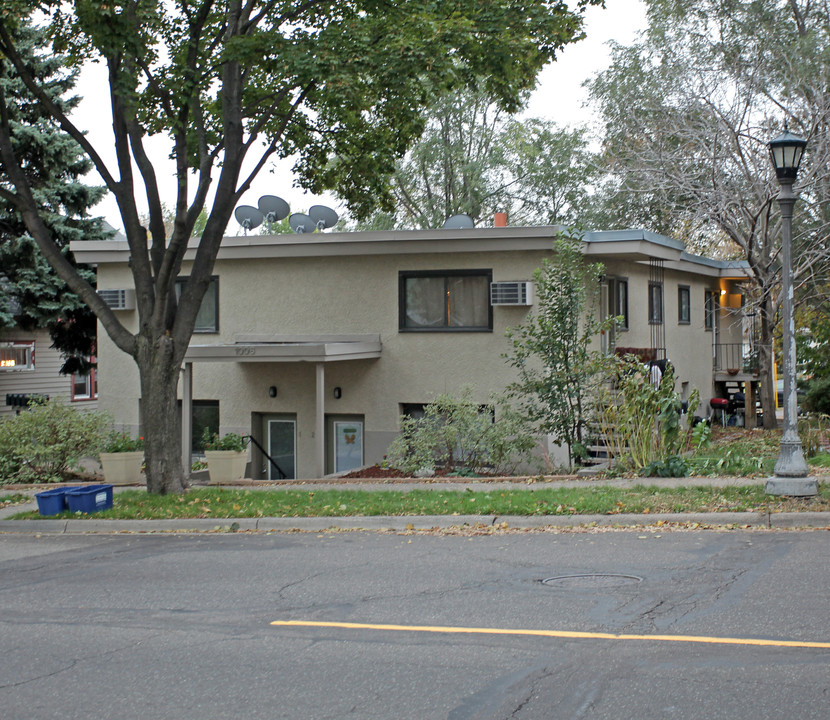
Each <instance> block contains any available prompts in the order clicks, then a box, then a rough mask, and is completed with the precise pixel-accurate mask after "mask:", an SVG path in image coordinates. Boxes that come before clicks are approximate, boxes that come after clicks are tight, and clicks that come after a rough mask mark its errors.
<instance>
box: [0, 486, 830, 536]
mask: <svg viewBox="0 0 830 720" xmlns="http://www.w3.org/2000/svg"><path fill="white" fill-rule="evenodd" d="M818 479H819V481H820V482H825V481H827V480H828V478H825V477H820V478H818ZM764 481H765V479H764V478H635V479H626V478H615V479H609V480H589V479H572V478H569V479H564V480H549V481H529V480H527V479H524V480H510V481H507V480H496V481H487V482H482V481H477V480H472V481H465V480H463V479H460V478H459V479H453V480H451V481H440V482H435V481H411V482H410V481H392V482H379V481H359V482H342V481H336V482H331V481H327V480H317V481H308V482H304V483H268V484H252V483H251V482H249V481H243V482H241V483H240V484H239V485H236V486H235V487H255V488H256V489H257V490H266V491H273V492H279V491H281V490H305V491H312V490H324V489H338V490H369V491H384V490H391V491H403V492H405V491H409V490H413V489H422V490H447V491H459V490H470V491H472V492H492V491H495V490H502V489H511V488H512V489H541V488H573V487H590V486H609V485H610V486H612V487H620V488H630V487H634V486H635V485H649V486H651V485H654V486H657V487H666V488H671V487H681V486H685V487H689V486H715V487H729V486H746V485H756V484H758V485H760V484H762V483H764ZM49 487H54V486H49ZM136 487H137V486H136ZM196 487H199V486H196ZM128 488H129V486H117V487H116V488H114V490H115V492H116V493H117V492H119V491H122V490H124V489H128ZM43 489H44V488H43V487H27V488H26V490H25V492H27V493H28V494H30V495H31V496H32V502H31V503H27V504H25V505H16V506H13V507H8V508H3V509H0V533H39V534H43V533H49V534H83V533H119V532H130V533H157V532H167V533H177V532H235V531H237V530H239V531H249V532H250V531H255V532H291V531H293V532H297V531H299V532H324V531H327V530H371V531H392V532H404V531H408V530H409V531H411V530H431V529H448V528H464V527H467V528H470V527H475V528H479V529H487V528H493V529H514V530H515V529H531V528H543V527H551V528H567V527H586V526H588V527H594V526H595V527H635V526H645V525H649V526H655V525H657V526H664V525H666V524H668V525H669V527H671V526H677V525H681V526H683V527H691V526H695V525H697V526H698V527H713V526H715V527H722V526H732V527H749V528H827V529H830V512H826V513H825V512H781V513H769V512H762V513H758V512H718V513H652V514H619V515H545V516H499V515H426V516H425V515H406V516H371V517H336V518H332V517H311V518H276V517H274V518H204V519H178V520H103V519H95V518H94V517H90V518H89V519H75V518H71V519H68V520H67V519H56V520H50V519H46V518H44V519H37V520H8V519H7V518H9V517H10V516H12V515H15V514H16V513H19V512H23V511H26V510H36V509H37V505H36V503H35V502H34V495H35V493H36V492H40V491H41V490H43ZM4 491H8V492H12V490H11V489H8V488H7V489H4ZM14 491H16V492H21V490H20V489H19V488H18V489H15V490H14ZM666 529H668V528H666Z"/></svg>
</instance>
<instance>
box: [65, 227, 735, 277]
mask: <svg viewBox="0 0 830 720" xmlns="http://www.w3.org/2000/svg"><path fill="white" fill-rule="evenodd" d="M565 230H566V228H564V227H562V226H560V225H542V226H532V227H517V226H510V227H485V228H470V229H462V230H443V229H442V230H393V231H383V232H325V233H307V234H305V233H304V234H293V233H290V234H280V235H237V236H230V237H225V238H224V239H223V240H222V245H221V247H220V248H219V254H218V256H217V260H220V261H221V260H234V259H267V258H299V257H350V256H351V257H354V256H363V255H440V254H444V253H464V252H513V251H527V250H532V251H541V252H545V251H551V250H552V248H553V243H554V240H555V239H556V237H557V236H558V235H559V234H560V233H561V232H563V231H565ZM582 239H583V243H584V245H583V248H584V252H585V254H586V255H591V256H594V257H596V258H597V259H601V258H603V257H609V258H611V257H616V258H623V259H629V260H633V261H635V262H644V261H648V260H651V259H658V260H663V261H666V262H670V263H672V266H673V267H677V266H678V265H679V266H682V265H684V264H687V263H690V264H692V265H694V266H696V267H695V268H694V269H695V271H696V272H700V271H701V270H703V268H705V270H703V274H710V275H718V276H732V275H735V274H736V273H737V275H738V276H746V274H747V273H748V267H749V266H748V264H747V263H746V262H745V261H724V260H714V259H711V258H704V257H701V256H699V255H693V254H691V253H688V252H686V250H685V246H684V245H683V243H681V242H680V241H679V240H675V239H674V238H669V237H665V236H664V235H659V234H657V233H653V232H649V231H647V230H602V231H596V232H587V233H584V234H583V235H582ZM198 242H199V241H198V238H193V239H191V240H190V242H189V243H188V249H187V251H186V253H185V256H184V259H185V261H192V260H193V259H194V258H195V256H196V248H197V247H198ZM70 247H71V250H72V252H73V253H74V254H75V259H76V260H77V261H78V262H80V263H87V264H90V265H103V264H110V263H126V262H127V261H128V260H129V257H130V250H129V246H128V245H127V243H126V242H125V241H123V240H102V241H77V242H73V243H71V246H70ZM687 269H691V268H687ZM723 271H727V272H726V274H724V272H723Z"/></svg>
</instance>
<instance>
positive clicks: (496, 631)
mask: <svg viewBox="0 0 830 720" xmlns="http://www.w3.org/2000/svg"><path fill="white" fill-rule="evenodd" d="M271 625H275V626H277V627H310V628H311V627H316V628H340V629H342V630H389V631H392V632H420V633H444V634H450V633H457V634H467V635H528V636H535V637H553V638H571V639H580V640H653V641H659V642H687V643H708V644H715V645H761V646H765V647H793V648H822V649H830V642H806V641H802V640H765V639H763V638H728V637H708V636H705V635H625V634H620V635H617V634H614V633H597V632H576V631H571V630H517V629H508V628H476V627H451V626H441V625H438V626H434V625H378V624H375V623H352V622H323V621H317V620H275V621H274V622H272V623H271Z"/></svg>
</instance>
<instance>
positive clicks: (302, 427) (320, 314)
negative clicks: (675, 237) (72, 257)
mask: <svg viewBox="0 0 830 720" xmlns="http://www.w3.org/2000/svg"><path fill="white" fill-rule="evenodd" d="M297 242H301V240H298V241H297ZM544 246H545V247H546V248H550V247H552V242H550V243H549V244H548V243H547V242H546V243H544ZM540 247H541V245H540ZM242 254H243V253H242V251H240V253H239V254H237V255H236V256H234V254H233V253H225V255H224V256H223V255H220V258H219V259H218V260H217V262H216V265H215V268H214V274H215V275H216V276H218V287H219V332H218V333H209V334H196V335H194V336H193V339H192V341H191V345H214V344H233V343H234V342H236V341H237V340H238V338H239V337H240V336H269V335H270V336H274V335H302V336H314V335H318V336H319V335H347V334H362V335H363V334H375V335H379V336H380V340H381V344H382V352H381V357H379V358H373V359H364V360H347V361H331V362H325V363H324V371H325V388H324V403H325V413H326V414H327V415H332V414H336V415H344V416H350V417H361V418H362V419H363V421H364V450H365V462H366V463H367V464H369V463H374V462H378V461H380V460H381V459H382V457H383V454H384V453H385V451H386V448H387V447H388V444H389V442H390V441H391V439H392V438H393V437H394V436H395V434H396V432H397V430H398V420H399V415H400V411H401V406H402V404H410V403H412V404H414V403H426V402H429V401H430V400H431V399H433V398H434V397H435V396H436V395H438V394H440V393H443V392H452V393H455V392H458V390H459V389H460V388H461V387H463V386H464V385H471V386H473V388H474V393H475V395H474V399H475V400H476V402H479V403H482V404H483V403H487V402H488V400H489V396H490V394H491V393H492V392H500V391H501V390H503V389H504V388H505V386H506V385H507V384H508V383H509V382H511V381H512V380H513V379H514V378H515V374H514V370H513V369H512V368H510V367H509V365H508V364H507V363H506V362H505V360H504V358H503V357H502V354H503V353H506V352H507V351H508V350H509V344H508V341H507V339H506V338H505V331H506V330H507V328H509V327H511V326H515V325H517V324H519V323H520V322H522V320H523V319H524V317H525V316H526V314H527V312H528V310H529V308H527V307H504V306H496V307H494V308H493V330H492V332H401V331H399V328H398V322H399V319H398V318H399V315H398V297H399V272H401V271H418V270H446V271H453V270H471V269H480V270H490V271H492V276H493V280H494V281H515V280H531V279H532V275H533V271H534V270H535V269H536V268H537V267H539V266H540V265H541V261H542V258H543V257H545V256H546V255H549V254H550V252H549V251H548V250H547V249H545V250H542V249H530V250H527V249H512V248H510V247H509V244H505V249H504V250H499V251H494V250H489V249H487V250H479V249H476V248H475V247H473V246H467V247H466V248H465V249H464V251H458V252H438V253H429V252H411V251H409V252H405V251H402V252H390V251H388V250H387V251H385V252H382V253H377V254H372V253H371V252H368V253H363V254H355V255H350V254H348V253H344V254H340V255H337V256H332V255H331V254H328V255H326V254H320V255H313V254H306V255H305V256H303V253H298V255H300V256H296V257H295V256H290V255H289V256H284V257H267V256H262V255H260V256H250V257H244V256H241V255H242ZM252 255H255V253H253V254H252ZM591 260H592V261H600V262H603V263H604V265H605V267H606V274H607V275H608V276H612V277H624V278H627V279H628V283H629V328H628V330H625V331H619V332H618V333H617V337H616V344H617V345H620V346H634V347H649V346H650V345H651V342H652V336H651V328H650V326H649V324H648V294H647V293H648V282H649V265H648V262H647V261H643V260H642V258H640V259H639V261H635V260H634V259H631V258H616V257H614V256H613V254H612V253H609V254H608V256H607V257H603V256H597V255H595V256H594V257H592V258H591ZM687 265H688V269H684V270H678V269H670V268H667V269H666V270H665V273H664V302H665V311H664V330H665V345H666V348H667V354H668V357H669V358H670V359H671V361H672V363H673V364H674V365H675V368H676V376H677V389H678V390H679V391H682V392H684V394H685V395H686V396H688V393H689V392H691V390H692V389H693V388H697V389H698V391H699V392H700V395H701V401H702V412H705V410H704V409H705V408H706V407H707V404H708V400H709V398H710V397H711V396H712V392H713V382H712V336H713V333H712V332H711V331H706V330H705V329H704V311H703V305H704V291H705V290H715V291H720V289H721V287H724V289H727V287H726V282H725V281H724V280H722V279H721V278H719V277H718V274H717V273H716V272H713V271H708V270H706V269H705V268H701V269H700V271H698V269H697V268H695V267H693V266H691V265H689V264H688V263H687ZM188 270H189V266H188V265H187V263H185V265H184V267H183V269H182V274H183V275H186V274H187V272H188ZM98 283H99V287H100V288H121V287H131V281H130V277H129V273H128V271H127V268H126V265H125V264H124V263H119V264H110V263H104V264H100V265H99V268H98ZM678 284H683V285H687V286H689V288H690V293H691V322H690V323H689V324H688V325H681V324H679V323H678V321H677V318H678V310H677V286H678ZM738 302H739V298H738ZM727 315H728V313H727V312H726V311H722V312H721V316H722V317H721V329H720V332H721V341H723V342H725V341H726V340H724V338H725V337H726V336H727V335H730V334H734V332H735V330H734V328H733V327H732V325H731V324H730V323H729V322H727V320H728V317H727ZM120 317H122V318H123V319H124V321H125V322H126V323H127V324H130V323H132V327H133V328H134V327H135V322H136V313H135V312H127V311H124V312H121V313H120ZM736 338H737V339H736V340H735V341H736V342H739V341H740V327H739V326H738V329H737V334H736ZM99 346H100V347H99V366H100V372H99V395H100V406H101V407H102V408H104V409H107V410H109V411H110V412H112V413H113V415H114V416H115V417H116V419H117V421H118V422H119V423H120V424H122V425H123V426H124V427H125V428H126V429H128V430H131V431H133V432H135V431H137V430H138V429H139V428H138V424H139V422H140V413H139V399H138V398H139V390H138V387H139V384H138V374H137V370H136V368H135V365H134V363H133V361H132V359H131V358H129V357H127V356H126V355H124V354H123V353H121V352H120V351H119V350H117V349H116V348H115V347H114V345H113V344H112V343H111V342H110V341H109V339H108V338H107V337H106V334H105V332H104V331H103V329H101V330H100V331H99ZM272 386H273V387H276V388H277V393H276V397H270V395H269V388H270V387H272ZM334 388H340V389H341V392H342V394H341V397H340V398H339V399H335V397H334ZM193 398H194V399H196V400H218V401H219V413H220V430H221V432H223V433H224V432H229V431H234V432H240V433H252V434H253V435H254V436H255V437H257V438H260V439H261V438H262V437H263V435H264V423H265V422H266V421H267V420H268V419H269V418H292V419H293V418H295V419H296V421H297V438H296V441H297V471H298V476H299V477H310V476H311V474H312V473H313V472H314V468H315V460H314V457H315V455H314V452H315V446H316V443H315V438H314V433H315V415H316V405H315V364H314V363H312V362H235V361H230V362H196V363H194V372H193Z"/></svg>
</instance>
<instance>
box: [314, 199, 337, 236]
mask: <svg viewBox="0 0 830 720" xmlns="http://www.w3.org/2000/svg"><path fill="white" fill-rule="evenodd" d="M308 216H309V217H310V218H311V219H312V220H313V221H314V224H315V225H316V226H317V229H318V230H319V231H320V232H323V230H325V229H326V228H330V227H334V226H335V225H336V224H337V213H336V212H335V211H334V210H332V209H331V208H330V207H326V206H325V205H312V206H311V207H310V208H309V209H308Z"/></svg>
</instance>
